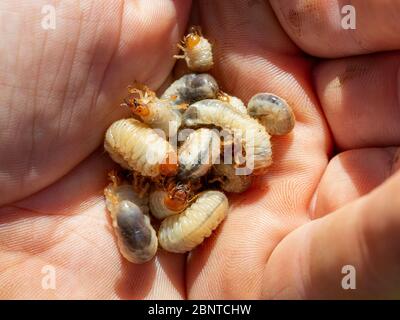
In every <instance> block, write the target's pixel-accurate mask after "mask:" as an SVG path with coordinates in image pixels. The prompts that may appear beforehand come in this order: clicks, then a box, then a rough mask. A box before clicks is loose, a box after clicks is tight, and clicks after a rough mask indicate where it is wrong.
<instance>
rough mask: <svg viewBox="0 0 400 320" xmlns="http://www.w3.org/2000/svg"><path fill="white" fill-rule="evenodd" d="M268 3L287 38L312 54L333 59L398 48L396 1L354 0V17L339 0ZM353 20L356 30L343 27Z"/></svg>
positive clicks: (398, 7)
mask: <svg viewBox="0 0 400 320" xmlns="http://www.w3.org/2000/svg"><path fill="white" fill-rule="evenodd" d="M270 2H271V5H272V7H273V8H274V11H275V13H276V15H277V17H278V19H279V21H280V22H281V24H282V26H283V28H284V29H285V30H286V32H287V33H288V35H289V36H290V38H291V39H292V40H293V41H294V42H295V43H296V44H297V45H298V46H299V47H300V48H301V49H303V50H304V51H305V52H307V53H309V54H311V55H314V56H319V57H330V58H332V57H343V56H351V55H358V54H365V53H371V52H379V51H388V50H396V49H400V36H399V35H400V27H399V23H398V21H399V19H400V13H399V12H400V3H399V2H398V1H391V0H384V1H375V0H353V1H351V7H352V8H354V15H352V14H353V11H348V10H349V9H348V8H349V7H348V6H347V7H345V6H346V5H348V4H349V2H345V1H340V0H330V1H319V0H307V1H306V0H283V1H282V0H271V1H270ZM352 8H351V9H350V10H353V9H352ZM342 10H343V11H342ZM350 15H352V16H350ZM352 17H354V19H353V21H355V29H352V26H351V25H350V26H351V29H349V28H348V27H347V26H346V25H348V22H349V20H348V18H352ZM372 21H373V23H372ZM346 23H347V24H346Z"/></svg>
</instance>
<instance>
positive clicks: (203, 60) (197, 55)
mask: <svg viewBox="0 0 400 320" xmlns="http://www.w3.org/2000/svg"><path fill="white" fill-rule="evenodd" d="M178 48H179V49H181V50H182V51H183V55H175V56H174V58H176V59H185V61H186V64H187V66H188V68H189V69H190V70H192V71H195V72H205V71H208V70H210V69H211V68H212V67H213V65H214V61H213V54H212V46H211V43H210V42H209V41H208V40H207V39H206V38H204V37H203V36H202V35H201V31H200V28H199V27H192V28H191V31H190V33H189V34H188V35H186V36H185V38H184V39H183V41H182V45H181V44H178Z"/></svg>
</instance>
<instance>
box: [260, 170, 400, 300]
mask: <svg viewBox="0 0 400 320" xmlns="http://www.w3.org/2000/svg"><path fill="white" fill-rule="evenodd" d="M265 272H266V278H265V279H269V280H271V279H273V280H271V281H272V282H273V284H272V286H271V284H268V289H269V292H264V295H265V296H267V297H268V296H271V297H277V294H276V292H279V294H278V297H277V298H279V297H281V295H284V296H285V298H288V297H289V298H311V299H312V298H318V299H321V298H322V299H330V298H346V299H360V298H389V299H390V298H396V297H397V298H399V297H400V171H398V172H397V173H396V174H395V175H394V176H392V177H391V178H390V179H388V180H387V181H386V182H385V183H384V184H383V185H381V186H380V187H378V188H377V189H375V190H374V191H373V192H371V193H370V194H368V195H366V196H364V197H362V198H359V199H358V200H356V201H354V202H352V203H350V204H349V205H346V206H344V207H342V208H341V209H339V210H337V211H335V212H333V213H331V214H330V215H328V216H325V217H323V218H321V219H317V220H314V221H312V222H310V223H308V224H306V225H304V226H302V227H301V228H299V229H297V230H296V231H294V232H293V233H291V234H290V235H289V236H288V237H287V238H285V239H284V240H283V241H282V243H281V244H280V245H279V246H278V247H277V248H276V250H275V251H274V253H273V254H272V255H271V257H270V260H269V261H268V264H267V267H266V270H265ZM348 285H351V287H352V288H349V287H348ZM271 288H272V290H273V291H271Z"/></svg>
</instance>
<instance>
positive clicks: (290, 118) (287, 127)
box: [248, 93, 296, 135]
mask: <svg viewBox="0 0 400 320" xmlns="http://www.w3.org/2000/svg"><path fill="white" fill-rule="evenodd" d="M248 113H249V115H251V116H252V117H254V118H257V119H258V120H259V121H260V123H261V124H262V125H263V126H264V127H265V129H266V130H267V132H268V133H269V134H271V135H284V134H287V133H289V132H290V131H292V129H293V128H294V125H295V121H296V120H295V116H294V113H293V111H292V108H291V107H290V106H289V105H288V103H287V102H286V101H285V100H283V99H282V98H281V97H278V96H277V95H274V94H271V93H258V94H256V95H254V96H253V97H252V98H251V99H250V101H249V103H248Z"/></svg>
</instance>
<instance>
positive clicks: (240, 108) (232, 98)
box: [218, 92, 247, 114]
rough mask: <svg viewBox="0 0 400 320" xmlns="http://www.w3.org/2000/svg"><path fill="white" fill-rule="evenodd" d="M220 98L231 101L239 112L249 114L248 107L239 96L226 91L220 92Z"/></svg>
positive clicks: (231, 104) (232, 105) (227, 101)
mask: <svg viewBox="0 0 400 320" xmlns="http://www.w3.org/2000/svg"><path fill="white" fill-rule="evenodd" d="M218 100H221V101H223V102H226V103H229V105H230V106H231V107H232V108H233V109H234V110H235V111H237V112H239V113H242V114H247V108H246V106H245V104H244V103H243V101H242V100H240V99H239V98H238V97H235V96H230V95H229V94H227V93H225V92H220V93H219V94H218Z"/></svg>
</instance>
